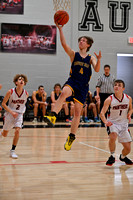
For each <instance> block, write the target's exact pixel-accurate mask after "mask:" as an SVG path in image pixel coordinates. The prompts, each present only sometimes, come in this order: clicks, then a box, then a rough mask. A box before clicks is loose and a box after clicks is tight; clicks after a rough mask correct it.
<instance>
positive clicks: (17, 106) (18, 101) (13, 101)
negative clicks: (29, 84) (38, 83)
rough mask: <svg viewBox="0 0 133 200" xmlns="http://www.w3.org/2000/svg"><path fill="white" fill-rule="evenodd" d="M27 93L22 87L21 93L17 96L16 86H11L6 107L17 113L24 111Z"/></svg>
mask: <svg viewBox="0 0 133 200" xmlns="http://www.w3.org/2000/svg"><path fill="white" fill-rule="evenodd" d="M27 94H28V93H27V91H26V90H25V89H23V92H22V94H21V95H20V96H19V95H18V94H17V91H16V88H12V89H11V96H10V98H9V103H8V107H9V108H10V109H11V110H13V111H15V112H17V113H24V112H25V109H26V106H25V104H26V101H27Z"/></svg>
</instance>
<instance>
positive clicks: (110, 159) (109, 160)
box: [106, 155, 115, 166]
mask: <svg viewBox="0 0 133 200" xmlns="http://www.w3.org/2000/svg"><path fill="white" fill-rule="evenodd" d="M113 163H115V157H113V156H112V155H111V156H110V157H109V159H108V160H107V162H106V165H109V166H112V165H113Z"/></svg>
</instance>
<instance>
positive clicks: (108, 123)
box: [105, 121, 113, 126]
mask: <svg viewBox="0 0 133 200" xmlns="http://www.w3.org/2000/svg"><path fill="white" fill-rule="evenodd" d="M105 125H106V126H112V125H113V124H112V122H110V121H107V122H106V123H105Z"/></svg>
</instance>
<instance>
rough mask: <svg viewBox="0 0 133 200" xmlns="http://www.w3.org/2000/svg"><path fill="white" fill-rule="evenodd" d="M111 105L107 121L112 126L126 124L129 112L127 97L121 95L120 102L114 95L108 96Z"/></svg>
mask: <svg viewBox="0 0 133 200" xmlns="http://www.w3.org/2000/svg"><path fill="white" fill-rule="evenodd" d="M110 98H111V105H110V112H109V114H108V117H107V119H108V121H111V122H112V123H114V124H127V123H128V119H127V113H128V110H129V96H128V95H127V94H123V97H122V100H121V101H120V100H119V99H117V98H116V97H115V95H114V94H112V95H110Z"/></svg>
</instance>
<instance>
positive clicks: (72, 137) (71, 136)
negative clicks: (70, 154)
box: [64, 133, 76, 151]
mask: <svg viewBox="0 0 133 200" xmlns="http://www.w3.org/2000/svg"><path fill="white" fill-rule="evenodd" d="M75 139H76V138H75V135H74V134H73V133H70V134H69V136H68V138H67V139H66V143H65V144H64V149H65V150H66V151H69V150H70V149H71V146H72V143H73V141H74V140H75Z"/></svg>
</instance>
